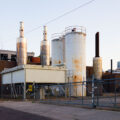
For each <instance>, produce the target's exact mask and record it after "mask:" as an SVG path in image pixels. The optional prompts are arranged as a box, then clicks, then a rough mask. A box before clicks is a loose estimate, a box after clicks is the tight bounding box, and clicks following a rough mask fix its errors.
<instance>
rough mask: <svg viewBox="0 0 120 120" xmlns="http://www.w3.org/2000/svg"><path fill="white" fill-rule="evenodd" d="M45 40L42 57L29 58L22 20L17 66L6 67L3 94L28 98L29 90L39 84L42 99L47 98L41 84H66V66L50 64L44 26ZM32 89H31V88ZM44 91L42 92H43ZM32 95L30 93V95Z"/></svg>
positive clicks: (42, 46)
mask: <svg viewBox="0 0 120 120" xmlns="http://www.w3.org/2000/svg"><path fill="white" fill-rule="evenodd" d="M43 36H44V37H43V41H42V42H41V54H40V57H33V56H32V57H31V58H30V59H29V60H28V58H27V40H26V39H25V37H24V23H23V22H20V36H19V38H18V39H17V44H16V46H17V47H16V48H17V49H16V54H17V63H16V65H17V66H16V67H15V66H13V67H12V68H9V69H4V70H3V71H2V72H1V75H2V89H1V93H2V96H4V95H6V93H7V95H8V96H9V97H10V96H11V98H17V97H18V96H21V97H23V98H24V99H26V98H27V95H26V94H27V92H29V93H30V94H32V93H33V86H34V87H36V86H37V91H34V93H36V92H37V93H39V96H40V99H43V98H45V89H46V88H45V87H40V85H43V86H45V85H48V84H65V83H66V69H65V67H64V66H61V67H55V66H54V67H53V66H50V50H49V49H50V47H49V41H48V40H47V28H46V26H45V27H44V32H43ZM30 89H31V90H30ZM41 91H42V92H41ZM29 96H30V95H29Z"/></svg>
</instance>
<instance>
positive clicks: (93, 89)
mask: <svg viewBox="0 0 120 120" xmlns="http://www.w3.org/2000/svg"><path fill="white" fill-rule="evenodd" d="M94 91H95V88H94V76H93V77H92V108H95V101H94Z"/></svg>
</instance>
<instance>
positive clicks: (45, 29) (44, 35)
mask: <svg viewBox="0 0 120 120" xmlns="http://www.w3.org/2000/svg"><path fill="white" fill-rule="evenodd" d="M43 40H44V41H47V27H46V26H44V32H43Z"/></svg>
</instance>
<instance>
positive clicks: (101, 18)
mask: <svg viewBox="0 0 120 120" xmlns="http://www.w3.org/2000/svg"><path fill="white" fill-rule="evenodd" d="M87 1H89V0H0V48H2V49H7V50H16V38H17V37H18V36H19V22H20V21H24V26H25V32H28V31H30V30H31V29H34V28H36V27H38V26H40V25H43V24H44V23H46V22H47V21H49V20H51V19H53V18H55V17H57V16H59V15H62V14H63V13H65V12H67V11H69V10H71V9H73V8H75V7H78V6H79V5H81V4H83V3H85V2H87ZM72 25H79V26H84V27H86V30H87V38H86V51H87V55H86V56H87V60H86V62H87V65H92V60H93V57H94V53H95V52H94V43H95V39H94V38H95V33H96V32H97V31H99V32H100V55H101V57H102V58H103V69H104V70H106V69H109V68H110V59H113V61H114V68H116V65H117V61H119V60H120V0H95V1H94V2H93V3H91V4H89V5H87V6H85V7H83V8H80V9H79V10H77V11H75V12H74V13H71V14H69V15H67V16H65V17H62V18H61V19H59V20H57V21H55V22H53V23H51V24H48V26H47V27H48V39H49V40H51V35H52V34H53V33H60V32H62V31H64V29H65V27H67V26H72ZM42 30H43V28H40V29H38V30H36V31H34V32H31V33H29V34H27V33H26V34H25V37H26V38H27V42H28V51H30V52H31V51H33V52H35V55H36V56H37V55H39V53H40V41H41V40H42V37H43V36H42Z"/></svg>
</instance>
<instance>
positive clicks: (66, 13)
mask: <svg viewBox="0 0 120 120" xmlns="http://www.w3.org/2000/svg"><path fill="white" fill-rule="evenodd" d="M94 1H95V0H90V1H88V2H86V3H84V4H82V5H80V6H78V7H76V8H74V9H72V10H70V11H68V12H65V13H64V14H62V15H60V16H57V17H55V18H54V19H52V20H49V21H48V22H46V23H45V24H44V25H48V24H50V23H52V22H54V21H56V20H58V19H60V18H62V17H64V16H66V15H68V14H71V13H73V12H75V11H77V10H78V9H80V8H82V7H84V6H86V5H88V4H91V3H92V2H94ZM42 26H43V25H41V26H38V27H36V28H34V29H32V30H30V31H28V32H27V33H30V32H33V31H35V30H37V29H39V28H41V27H42Z"/></svg>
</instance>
